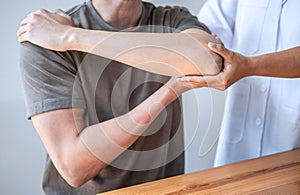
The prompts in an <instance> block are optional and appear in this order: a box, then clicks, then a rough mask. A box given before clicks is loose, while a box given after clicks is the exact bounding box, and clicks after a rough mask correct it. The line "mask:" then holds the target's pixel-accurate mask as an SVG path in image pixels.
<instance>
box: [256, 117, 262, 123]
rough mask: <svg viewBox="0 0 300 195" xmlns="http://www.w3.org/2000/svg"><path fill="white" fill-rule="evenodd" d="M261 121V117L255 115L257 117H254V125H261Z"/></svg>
mask: <svg viewBox="0 0 300 195" xmlns="http://www.w3.org/2000/svg"><path fill="white" fill-rule="evenodd" d="M261 123H262V120H261V118H259V117H257V118H256V119H255V124H256V125H261Z"/></svg>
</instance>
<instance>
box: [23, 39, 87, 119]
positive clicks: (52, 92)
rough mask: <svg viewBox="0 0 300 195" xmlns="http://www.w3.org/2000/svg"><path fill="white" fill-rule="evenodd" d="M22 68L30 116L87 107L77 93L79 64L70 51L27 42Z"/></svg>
mask: <svg viewBox="0 0 300 195" xmlns="http://www.w3.org/2000/svg"><path fill="white" fill-rule="evenodd" d="M20 72H21V82H22V86H23V93H24V100H25V105H26V109H27V117H28V118H29V119H30V118H31V116H33V115H36V114H40V113H44V112H48V111H52V110H57V109H65V108H74V107H82V108H84V107H85V104H84V100H83V98H82V96H78V95H75V96H74V94H80V92H79V93H78V91H77V92H76V93H74V91H73V88H74V83H75V82H76V81H77V80H78V79H77V77H76V68H75V66H74V63H73V62H72V60H71V56H70V55H69V54H68V53H67V52H63V53H62V52H56V51H51V50H47V49H43V48H40V47H38V46H35V45H33V44H31V43H23V44H21V48H20Z"/></svg>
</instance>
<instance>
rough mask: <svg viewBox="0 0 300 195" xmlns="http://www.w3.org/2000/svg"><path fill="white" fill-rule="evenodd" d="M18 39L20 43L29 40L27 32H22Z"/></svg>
mask: <svg viewBox="0 0 300 195" xmlns="http://www.w3.org/2000/svg"><path fill="white" fill-rule="evenodd" d="M18 41H19V42H20V43H23V42H26V41H28V38H27V33H26V32H25V33H23V34H21V35H20V36H18Z"/></svg>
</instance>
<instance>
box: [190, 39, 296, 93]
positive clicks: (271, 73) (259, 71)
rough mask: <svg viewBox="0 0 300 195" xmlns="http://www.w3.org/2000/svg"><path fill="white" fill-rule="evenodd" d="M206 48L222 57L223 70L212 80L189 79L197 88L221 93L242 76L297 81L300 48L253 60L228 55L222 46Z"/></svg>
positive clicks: (207, 78) (203, 78)
mask: <svg viewBox="0 0 300 195" xmlns="http://www.w3.org/2000/svg"><path fill="white" fill-rule="evenodd" d="M208 47H209V48H210V49H211V51H213V52H215V53H217V54H219V55H220V56H222V57H223V59H224V68H223V70H222V71H221V72H220V73H219V74H217V75H215V76H203V77H189V81H190V82H193V83H195V84H197V85H198V87H212V88H216V89H219V90H225V89H227V88H228V87H230V86H231V85H232V84H233V83H235V82H236V81H238V80H240V79H241V78H243V77H246V76H268V77H282V78H299V77H300V46H298V47H294V48H291V49H287V50H284V51H280V52H274V53H269V54H264V55H259V56H254V57H246V56H243V55H241V54H239V53H236V52H233V51H230V50H228V49H226V48H225V47H224V46H223V45H222V44H214V43H209V45H208Z"/></svg>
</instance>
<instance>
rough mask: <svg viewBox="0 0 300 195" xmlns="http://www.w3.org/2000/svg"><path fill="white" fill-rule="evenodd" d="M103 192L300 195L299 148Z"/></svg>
mask: <svg viewBox="0 0 300 195" xmlns="http://www.w3.org/2000/svg"><path fill="white" fill-rule="evenodd" d="M103 194H104V195H112V194H113V195H115V194H151V195H152V194H168V195H172V194H271V195H277V194H300V149H297V150H294V151H290V152H284V153H279V154H275V155H270V156H266V157H261V158H257V159H253V160H248V161H243V162H239V163H235V164H231V165H226V166H222V167H217V168H213V169H208V170H204V171H199V172H195V173H191V174H184V175H180V176H175V177H171V178H167V179H162V180H157V181H153V182H148V183H144V184H140V185H136V186H131V187H127V188H123V189H119V190H114V191H110V192H106V193H103Z"/></svg>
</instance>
